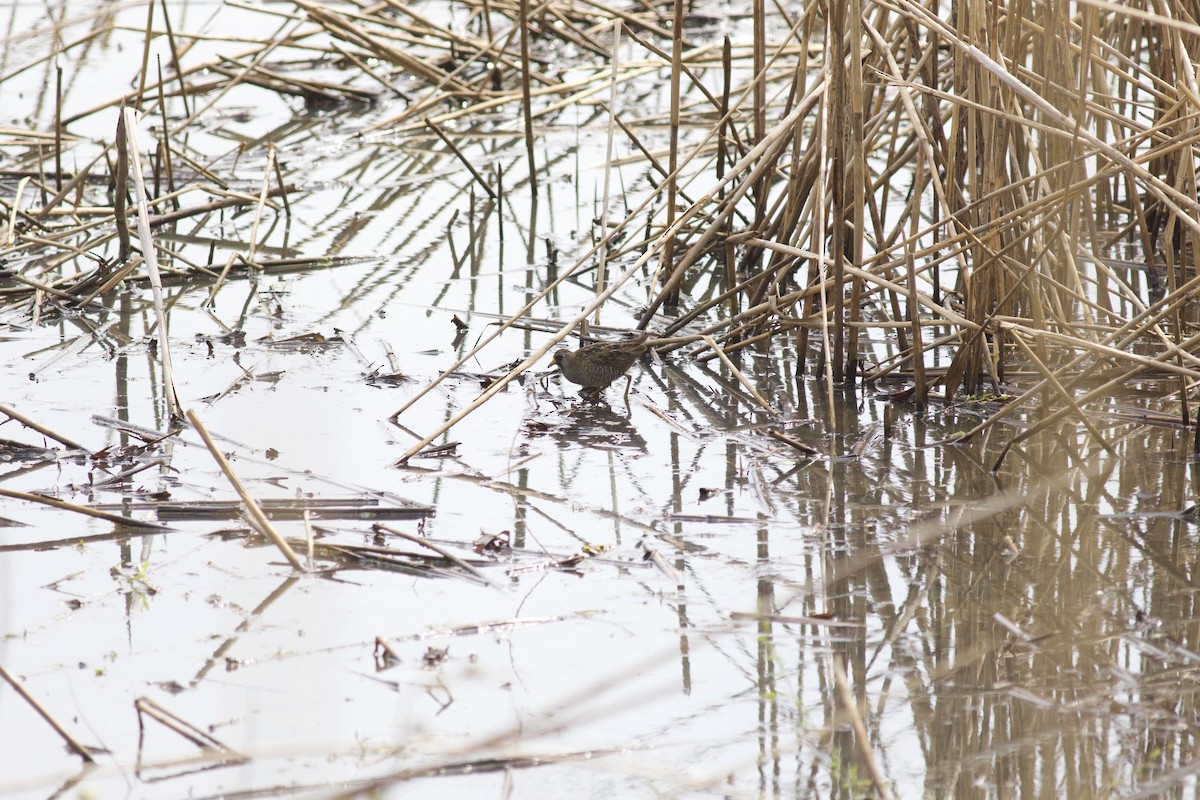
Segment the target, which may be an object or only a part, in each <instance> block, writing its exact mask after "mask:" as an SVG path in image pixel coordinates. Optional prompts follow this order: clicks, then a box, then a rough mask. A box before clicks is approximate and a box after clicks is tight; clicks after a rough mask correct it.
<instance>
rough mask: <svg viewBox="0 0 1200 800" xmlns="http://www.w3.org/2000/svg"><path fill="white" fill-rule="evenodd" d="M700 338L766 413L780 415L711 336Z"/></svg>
mask: <svg viewBox="0 0 1200 800" xmlns="http://www.w3.org/2000/svg"><path fill="white" fill-rule="evenodd" d="M701 338H702V339H703V340H704V343H705V344H707V345H708V347H709V349H710V350H712V351H713V352H714V353H716V354H717V357H718V358H720V359H721V363H723V364H724V365H725V366H726V367H727V368H728V369H729V371H730V372H731V373H733V377H735V378H737V381H738V383H740V384H741V385H742V387H743V388H745V390H746V391H747V392H749V393H750V396H751V397H753V398H754V400H755V402H757V403H758V404H759V405H760V406H762V407H763V409H764V410H765V411H766V412H767V413H768V414H770V415H772V416H775V417H778V416H781V415H780V413H779V412H778V411H776V410H775V409H774V408H772V407H771V404H770V403H768V402H767V399H766V398H765V397H763V396H762V395H761V394H759V392H758V389H755V388H754V386H753V385H751V383H750V381H748V380H746V376H745V375H743V374H742V371H741V370H740V369H738V368H737V366H736V365H735V364H734V363H733V362H732V361H731V360H730V359H729V356H727V355H725V351H724V350H723V349H722V348H721V346H720V345H718V344H717V343H716V342H715V341H713V338H712V337H711V336H703V337H701Z"/></svg>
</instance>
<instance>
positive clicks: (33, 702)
mask: <svg viewBox="0 0 1200 800" xmlns="http://www.w3.org/2000/svg"><path fill="white" fill-rule="evenodd" d="M0 678H3V679H4V680H5V682H6V683H8V685H9V686H11V687H12V688H13V690H14V691H16V693H17V694H19V695H21V697H22V698H23V699H24V700H25V702H26V703H29V706H30V708H32V709H33V710H34V711H36V712H37V714H38V716H39V717H41V718H42V719H44V720H46V722H47V724H49V725H50V727H51V728H53V729H54V732H55V733H57V734H58V735H59V737H60V738H61V739H62V740H63V741H64V742H66V744H67V747H69V748H70V749H71V750H72V751H73V752H74V753H75V755H77V756H79V757H80V758H82V759H83V760H84V761H86V762H88V763H89V764H95V763H96V757H95V756H94V755H92V751H91V750H90V749H89V748H88V747H87V745H85V744H83V743H82V742H80V741H79V740H78V739H76V738H75V737H74V736H72V735H71V732H70V731H68V730H67V729H66V727H64V726H63V725H62V724H61V723H60V722H59V721H58V720H57V719H55V718H54V716H53V715H52V714H51V713H50V712H49V711H47V710H46V708H45V706H43V705H42V704H41V703H39V702H38V701H37V699H36V698H35V697H34V696H33V695H32V694H30V693H29V690H28V689H26V688H25V684H24V683H22V682H21V681H20V680H19V679H18V678H17V676H16V675H13V674H12V673H11V672H9V671H8V670H7V669H5V668H4V665H2V664H0Z"/></svg>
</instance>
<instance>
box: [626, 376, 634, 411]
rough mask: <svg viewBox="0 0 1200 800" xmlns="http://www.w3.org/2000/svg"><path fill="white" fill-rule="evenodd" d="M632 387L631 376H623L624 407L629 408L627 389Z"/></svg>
mask: <svg viewBox="0 0 1200 800" xmlns="http://www.w3.org/2000/svg"><path fill="white" fill-rule="evenodd" d="M632 387H633V376H632V375H626V376H625V409H626V410H628V409H629V390H630V388H632Z"/></svg>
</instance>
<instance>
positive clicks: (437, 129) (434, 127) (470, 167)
mask: <svg viewBox="0 0 1200 800" xmlns="http://www.w3.org/2000/svg"><path fill="white" fill-rule="evenodd" d="M425 124H426V125H427V126H429V129H430V130H431V131H433V132H434V133H436V134H437V136H438V138H439V139H441V140H442V141H443V142H445V143H446V147H449V148H450V152H452V153H454V155H455V157H456V158H458V160H459V161H460V162H461V163H462V165H463V166H464V167H466V168H467V171H468V172H470V173H471V176H472V177H473V178H475V182H476V183H478V184H479V186H480V187H481V188H482V189H483V191H484V192H486V193H487V196H488V197H489V198H491V200H492V202H497V201H498V200H499V198H498V197H496V193H495V192H494V191H492V187H490V186H488V184H487V181H485V180H484V179H483V176H482V175H480V174H479V170H477V169H475V165H474V164H472V163H471V161H470V159H468V158H467V157H466V156H465V155H463V152H462V150H459V149H458V145H456V144H454V142H452V141H451V140H450V137H449V136H447V135H446V132H445V131H443V130H442V128H441V126H440V125H438V124H437V123H436V122H434V121H433V120H431V119H430V118H429V117H425Z"/></svg>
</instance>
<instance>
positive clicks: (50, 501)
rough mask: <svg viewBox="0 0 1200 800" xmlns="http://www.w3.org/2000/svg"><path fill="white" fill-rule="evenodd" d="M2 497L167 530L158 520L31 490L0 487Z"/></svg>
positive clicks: (114, 521)
mask: <svg viewBox="0 0 1200 800" xmlns="http://www.w3.org/2000/svg"><path fill="white" fill-rule="evenodd" d="M0 497H11V498H12V499H14V500H24V501H26V502H27V503H38V504H40V505H44V506H50V507H51V508H57V509H58V510H60V511H70V512H72V513H74V514H82V515H84V516H85V517H94V518H95V519H102V520H104V521H105V522H112V523H115V524H117V525H128V526H130V527H133V528H153V529H155V530H167V526H166V525H162V524H160V523H157V522H143V521H142V520H140V519H133V518H132V517H123V516H121V515H120V514H110V513H109V512H107V511H99V510H97V509H94V508H88V507H87V506H81V505H76V504H75V503H68V502H67V501H66V500H59V499H57V498H54V497H46V496H45V495H41V494H31V493H29V492H18V491H16V490H15V489H5V488H2V487H0Z"/></svg>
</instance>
